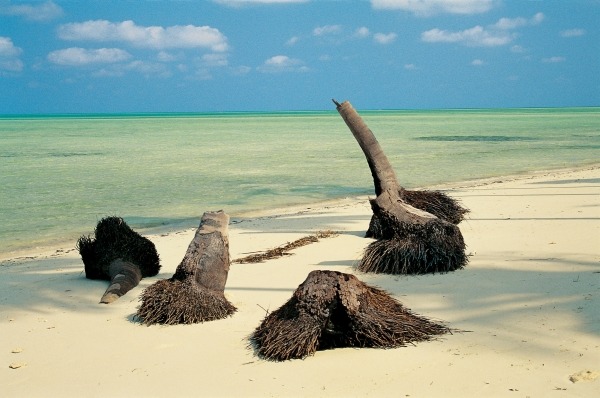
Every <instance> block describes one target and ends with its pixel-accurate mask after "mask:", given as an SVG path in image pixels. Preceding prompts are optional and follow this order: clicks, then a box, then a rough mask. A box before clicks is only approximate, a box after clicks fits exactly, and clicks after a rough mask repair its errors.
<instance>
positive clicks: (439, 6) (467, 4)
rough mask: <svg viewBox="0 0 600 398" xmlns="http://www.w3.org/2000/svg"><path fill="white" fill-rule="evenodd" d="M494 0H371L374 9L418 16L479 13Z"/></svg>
mask: <svg viewBox="0 0 600 398" xmlns="http://www.w3.org/2000/svg"><path fill="white" fill-rule="evenodd" d="M495 2H496V1H494V0H371V6H372V7H373V8H374V9H376V10H402V11H408V12H412V13H413V14H416V15H420V16H430V15H435V14H441V13H448V14H480V13H484V12H487V11H489V10H490V9H492V7H493V6H494V3H495Z"/></svg>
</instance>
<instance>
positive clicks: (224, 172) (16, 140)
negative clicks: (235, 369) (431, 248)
mask: <svg viewBox="0 0 600 398" xmlns="http://www.w3.org/2000/svg"><path fill="white" fill-rule="evenodd" d="M358 111H359V112H360V114H361V116H362V117H363V119H364V120H365V121H366V123H367V124H368V125H369V127H370V128H371V130H372V131H373V133H374V134H375V136H376V137H377V139H378V141H379V142H380V144H381V146H382V148H383V150H384V151H385V153H386V154H387V156H388V158H389V159H390V162H391V163H392V165H393V166H394V169H395V171H396V174H397V175H398V178H399V180H400V183H401V185H402V186H404V187H406V188H417V187H427V186H432V185H438V184H443V183H454V182H460V181H466V180H474V179H481V178H488V177H495V176H502V175H514V174H522V173H527V172H532V171H540V170H549V169H557V168H567V167H579V166H585V165H589V164H597V163H598V161H599V159H600V157H599V155H600V108H598V107H592V108H543V109H498V110H486V109H482V110H478V109H476V110H430V111H421V110H419V111H412V110H399V111H391V110H386V111H362V110H360V109H358ZM372 193H373V182H372V179H371V174H370V171H369V169H368V166H367V163H366V160H365V158H364V155H363V154H362V152H361V150H360V148H359V146H358V144H357V143H356V141H355V140H354V138H353V136H352V134H351V133H350V131H349V130H348V128H347V127H346V125H345V124H344V122H343V120H342V119H341V117H340V116H339V115H338V114H337V112H335V110H332V111H323V112H278V113H216V114H110V115H96V114H93V115H51V116H48V115H35V116H31V115H27V116H0V215H1V218H2V219H1V222H0V253H1V254H2V256H3V257H4V256H7V255H10V254H11V253H13V252H14V253H16V252H21V251H27V250H31V251H33V252H35V251H39V250H40V249H41V248H47V247H53V246H57V245H65V244H66V245H67V246H68V245H69V244H71V243H72V245H73V246H74V245H75V243H76V241H77V238H78V237H79V236H81V235H87V234H91V233H93V230H94V228H95V225H96V223H97V221H98V220H100V219H101V218H102V217H105V216H108V215H118V216H121V217H123V218H124V219H125V220H126V221H127V222H128V223H129V225H131V226H132V227H133V228H134V229H136V230H138V231H140V232H142V233H144V231H150V230H158V229H162V230H176V229H181V228H189V227H196V226H197V225H198V222H199V217H200V216H201V215H202V213H204V212H205V211H209V210H219V209H222V210H224V211H226V212H227V213H229V214H230V215H231V216H232V217H233V218H235V217H241V216H243V215H244V214H245V213H248V212H250V211H256V210H266V209H271V208H281V207H285V206H287V205H299V204H309V203H314V202H320V201H324V200H330V199H335V198H341V197H348V196H358V195H365V194H372Z"/></svg>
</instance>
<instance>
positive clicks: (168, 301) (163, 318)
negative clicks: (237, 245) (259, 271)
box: [137, 211, 236, 325]
mask: <svg viewBox="0 0 600 398" xmlns="http://www.w3.org/2000/svg"><path fill="white" fill-rule="evenodd" d="M228 224H229V216H228V215H227V214H225V213H224V212H222V211H218V212H206V213H204V215H203V216H202V219H201V221H200V226H199V227H198V229H197V231H196V235H195V236H194V239H192V242H191V243H190V244H189V246H188V249H187V251H186V253H185V256H184V258H183V260H182V261H181V263H180V264H179V265H178V266H177V269H176V270H175V274H174V275H173V276H172V277H171V278H170V279H165V280H161V281H158V282H156V283H154V284H153V285H151V286H149V287H147V288H146V289H145V290H144V292H143V293H142V296H141V298H140V300H141V302H142V304H141V305H140V307H139V309H138V311H137V317H138V318H139V319H140V320H141V322H142V323H145V324H148V325H151V324H156V323H159V324H166V325H174V324H181V323H185V324H189V323H199V322H206V321H212V320H216V319H222V318H226V317H227V316H229V315H231V314H233V313H234V312H235V311H236V308H235V307H234V306H233V305H232V304H231V303H230V302H229V301H227V299H226V298H225V294H224V291H225V284H226V283H227V274H228V273H229V237H228Z"/></svg>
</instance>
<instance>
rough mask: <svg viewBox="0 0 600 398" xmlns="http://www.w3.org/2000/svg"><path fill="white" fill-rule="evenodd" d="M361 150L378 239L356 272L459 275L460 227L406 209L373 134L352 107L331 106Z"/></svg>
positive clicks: (463, 260) (463, 258)
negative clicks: (371, 184)
mask: <svg viewBox="0 0 600 398" xmlns="http://www.w3.org/2000/svg"><path fill="white" fill-rule="evenodd" d="M333 102H334V103H335V105H336V108H337V111H338V112H339V114H340V115H341V116H342V118H343V119H344V121H345V122H346V125H347V126H348V128H349V129H350V131H351V132H352V135H353V136H354V138H355V139H356V141H357V142H358V144H359V145H360V147H361V149H362V151H363V153H364V155H365V157H366V158H367V163H368V165H369V168H370V170H371V175H372V176H373V182H374V185H375V194H376V198H375V199H371V200H370V202H371V208H372V210H373V215H374V216H375V217H374V218H376V220H377V238H378V239H379V240H377V241H375V242H373V243H371V244H370V245H369V246H368V247H367V249H366V250H365V255H364V257H363V259H362V260H361V261H360V263H359V265H358V268H359V269H360V270H361V271H364V272H376V273H389V274H424V273H434V272H447V271H454V270H456V269H460V268H462V267H464V266H465V264H466V263H467V256H466V255H465V244H464V240H463V237H462V234H461V232H460V230H459V229H458V227H457V226H456V225H454V224H452V223H449V222H448V221H445V220H442V219H440V218H438V217H436V216H435V215H433V214H431V213H428V212H426V211H424V210H420V209H418V208H416V207H413V206H411V205H410V204H408V203H407V202H406V201H405V200H403V198H402V197H401V195H400V192H402V187H401V186H400V184H399V183H398V179H397V177H396V173H395V172H394V170H393V168H392V166H391V164H390V162H389V160H388V158H387V156H385V153H384V152H383V149H382V148H381V146H380V145H379V142H378V141H377V139H376V138H375V135H374V134H373V132H372V131H371V130H370V129H369V127H368V126H367V125H366V124H365V122H364V121H363V120H362V118H361V117H360V116H359V115H358V113H357V112H356V111H355V110H354V108H353V107H352V105H351V104H350V102H348V101H345V102H344V103H343V104H340V103H338V102H336V101H335V100H334V101H333Z"/></svg>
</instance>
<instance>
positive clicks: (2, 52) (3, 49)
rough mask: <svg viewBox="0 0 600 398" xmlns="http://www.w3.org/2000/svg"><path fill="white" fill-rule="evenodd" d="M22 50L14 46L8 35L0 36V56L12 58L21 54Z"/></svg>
mask: <svg viewBox="0 0 600 398" xmlns="http://www.w3.org/2000/svg"><path fill="white" fill-rule="evenodd" d="M21 52H22V50H21V49H20V48H19V47H16V46H15V45H14V44H13V42H12V40H11V38H10V37H4V36H0V57H2V58H12V57H18V56H19V55H21Z"/></svg>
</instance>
